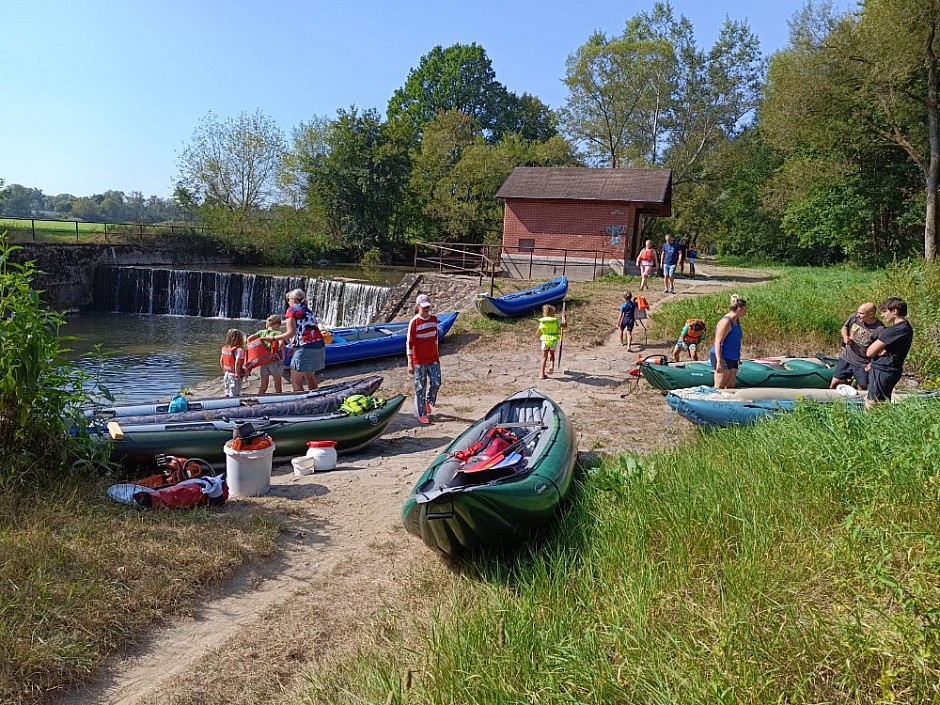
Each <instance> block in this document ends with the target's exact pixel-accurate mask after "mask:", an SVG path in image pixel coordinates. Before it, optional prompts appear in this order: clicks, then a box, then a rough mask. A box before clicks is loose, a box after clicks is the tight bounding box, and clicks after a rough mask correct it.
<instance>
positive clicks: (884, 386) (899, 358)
mask: <svg viewBox="0 0 940 705" xmlns="http://www.w3.org/2000/svg"><path fill="white" fill-rule="evenodd" d="M878 309H879V310H880V311H881V317H882V318H883V319H884V321H885V323H886V324H887V326H886V327H884V328H881V329H879V330H878V331H877V335H876V337H875V341H874V342H873V343H872V344H871V345H869V346H868V349H867V350H866V351H865V354H866V355H868V357H870V358H871V363H870V364H869V375H868V398H867V399H865V408H866V409H871V407H872V405H873V404H875V403H877V402H880V401H889V400H890V399H891V393H892V392H893V391H894V388H895V387H896V386H897V384H898V382H900V381H901V374H902V373H903V372H904V360H906V359H907V354H908V353H909V352H910V351H911V345H912V344H913V342H914V328H913V326H911V324H910V321H908V320H907V302H906V301H905V300H904V299H899V298H897V297H896V296H892V297H891V298H889V299H885V300H884V301H883V302H882V303H881V306H879V307H878Z"/></svg>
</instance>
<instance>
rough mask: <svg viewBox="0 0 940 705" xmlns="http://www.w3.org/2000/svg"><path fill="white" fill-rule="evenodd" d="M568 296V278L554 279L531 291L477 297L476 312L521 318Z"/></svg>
mask: <svg viewBox="0 0 940 705" xmlns="http://www.w3.org/2000/svg"><path fill="white" fill-rule="evenodd" d="M567 294H568V277H564V276H562V277H556V278H555V279H552V280H551V281H547V282H545V283H544V284H539V285H538V286H534V287H532V288H531V289H523V290H522V291H516V292H513V293H512V294H503V295H502V296H487V295H485V294H480V295H479V296H477V310H478V311H479V312H480V313H482V314H484V315H487V316H506V317H510V318H511V317H513V316H521V315H523V314H525V313H528V312H529V311H532V310H533V309H540V308H542V306H544V305H545V304H558V303H561V302H562V301H563V300H564V298H565V296H566V295H567Z"/></svg>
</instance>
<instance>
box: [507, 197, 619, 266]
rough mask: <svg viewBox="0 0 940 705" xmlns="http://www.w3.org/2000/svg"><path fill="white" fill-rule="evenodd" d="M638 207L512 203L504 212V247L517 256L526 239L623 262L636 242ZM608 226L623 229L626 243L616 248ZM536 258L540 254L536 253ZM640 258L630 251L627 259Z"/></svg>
mask: <svg viewBox="0 0 940 705" xmlns="http://www.w3.org/2000/svg"><path fill="white" fill-rule="evenodd" d="M635 208H636V207H635V206H634V205H633V204H630V203H621V202H616V201H526V200H521V199H510V200H507V201H506V206H505V209H504V211H503V246H504V247H506V248H507V250H508V251H509V252H517V251H518V247H519V241H520V240H522V239H531V240H535V247H536V248H540V247H558V248H565V249H583V250H598V251H601V252H603V253H604V254H605V255H606V256H608V257H612V258H616V259H621V258H623V257H624V249H625V248H626V249H628V250H629V249H632V248H630V244H631V242H632V240H633V237H632V236H633V220H634V211H635ZM608 226H621V227H622V228H623V240H622V242H621V244H620V245H617V246H612V245H611V238H610V233H609V232H608V231H607V228H608ZM536 254H538V251H537V250H536ZM635 256H636V254H634V253H632V252H630V251H628V252H627V253H626V258H627V259H628V260H629V259H632V258H633V257H635Z"/></svg>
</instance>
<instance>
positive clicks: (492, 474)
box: [402, 389, 577, 555]
mask: <svg viewBox="0 0 940 705" xmlns="http://www.w3.org/2000/svg"><path fill="white" fill-rule="evenodd" d="M576 455H577V446H576V444H575V437H574V430H573V429H572V427H571V423H570V422H569V421H568V417H567V416H565V413H564V412H563V411H562V410H561V408H560V407H559V406H558V405H557V404H556V403H555V402H554V401H552V400H551V399H549V398H548V397H547V396H545V395H544V394H542V393H541V392H540V391H538V390H536V389H529V390H526V391H522V392H519V393H518V394H515V395H513V396H511V397H509V398H508V399H506V400H504V401H502V402H500V403H499V404H497V405H496V406H494V407H493V408H492V409H490V411H489V412H488V413H487V414H486V416H484V417H483V418H482V419H480V420H479V421H477V422H476V423H475V424H473V425H472V426H471V427H470V428H468V429H467V430H466V431H464V432H463V433H462V434H461V435H460V436H459V437H458V438H457V439H456V440H455V441H454V442H453V443H451V444H450V445H449V446H448V447H447V449H446V450H445V451H444V452H443V453H442V454H441V455H440V456H438V457H437V459H436V460H435V461H434V462H433V463H432V464H431V466H430V467H429V468H428V469H427V470H426V471H425V472H424V474H423V475H422V476H421V478H420V479H419V480H418V482H417V484H416V485H415V488H414V490H413V491H412V493H411V496H410V497H409V498H408V500H407V501H406V502H405V506H404V508H403V509H402V520H403V522H404V524H405V529H407V530H408V532H410V533H412V534H414V535H415V536H418V537H420V538H421V540H422V541H424V543H425V544H427V545H428V546H429V547H431V548H433V549H435V550H437V551H441V552H443V553H448V554H452V555H453V554H459V553H464V552H467V551H471V550H474V549H478V548H480V547H483V546H492V545H516V544H518V543H519V542H521V541H522V540H523V539H524V538H525V537H526V535H528V534H529V533H530V532H531V531H532V530H534V529H537V528H538V527H540V526H543V525H545V524H546V523H548V522H549V521H551V520H552V518H553V517H554V516H555V514H556V511H557V510H558V507H559V505H560V504H561V503H562V501H563V500H564V499H565V497H566V496H567V494H568V492H569V490H570V489H571V481H572V476H573V474H574V463H575V457H576Z"/></svg>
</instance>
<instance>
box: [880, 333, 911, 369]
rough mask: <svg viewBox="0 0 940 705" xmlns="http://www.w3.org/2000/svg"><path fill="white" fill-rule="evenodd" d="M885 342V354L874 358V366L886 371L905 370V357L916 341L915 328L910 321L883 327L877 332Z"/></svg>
mask: <svg viewBox="0 0 940 705" xmlns="http://www.w3.org/2000/svg"><path fill="white" fill-rule="evenodd" d="M875 337H876V339H877V340H880V341H881V342H882V343H884V344H885V354H884V355H878V356H877V357H874V358H872V361H871V364H872V367H877V368H878V369H879V370H884V371H886V372H903V371H904V359H905V358H906V357H907V354H908V353H909V352H910V350H911V344H912V343H913V342H914V329H913V328H912V327H911V324H910V323H909V322H908V321H901V322H900V323H895V324H894V325H893V326H886V327H884V328H881V329H879V330H878V331H877V333H876V334H875Z"/></svg>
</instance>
